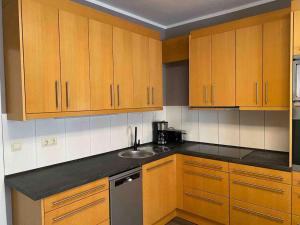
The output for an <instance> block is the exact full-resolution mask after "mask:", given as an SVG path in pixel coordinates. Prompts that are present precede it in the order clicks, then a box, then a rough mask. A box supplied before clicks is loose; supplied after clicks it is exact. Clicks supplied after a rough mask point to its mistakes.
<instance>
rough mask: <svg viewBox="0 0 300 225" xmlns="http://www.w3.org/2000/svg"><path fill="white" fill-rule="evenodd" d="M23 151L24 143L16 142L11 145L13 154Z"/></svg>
mask: <svg viewBox="0 0 300 225" xmlns="http://www.w3.org/2000/svg"><path fill="white" fill-rule="evenodd" d="M21 150H22V143H20V142H15V143H12V144H11V151H12V152H17V151H21Z"/></svg>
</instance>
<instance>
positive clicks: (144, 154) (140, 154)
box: [119, 149, 155, 159]
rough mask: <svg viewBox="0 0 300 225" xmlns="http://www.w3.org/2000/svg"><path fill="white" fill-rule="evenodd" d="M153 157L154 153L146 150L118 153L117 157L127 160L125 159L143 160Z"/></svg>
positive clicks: (130, 150)
mask: <svg viewBox="0 0 300 225" xmlns="http://www.w3.org/2000/svg"><path fill="white" fill-rule="evenodd" d="M154 155H155V152H153V151H151V150H148V149H138V150H132V149H129V150H125V151H122V152H120V153H119V156H120V157H121V158H127V159H144V158H148V157H151V156H154Z"/></svg>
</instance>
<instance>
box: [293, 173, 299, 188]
mask: <svg viewBox="0 0 300 225" xmlns="http://www.w3.org/2000/svg"><path fill="white" fill-rule="evenodd" d="M293 185H295V186H300V172H295V171H294V172H293Z"/></svg>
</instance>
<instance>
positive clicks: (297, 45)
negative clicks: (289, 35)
mask: <svg viewBox="0 0 300 225" xmlns="http://www.w3.org/2000/svg"><path fill="white" fill-rule="evenodd" d="M294 55H300V10H299V11H296V12H294Z"/></svg>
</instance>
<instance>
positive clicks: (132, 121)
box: [128, 113, 143, 146]
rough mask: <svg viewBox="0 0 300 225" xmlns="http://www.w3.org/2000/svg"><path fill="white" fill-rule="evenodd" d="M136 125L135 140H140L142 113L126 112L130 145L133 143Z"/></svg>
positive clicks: (141, 134)
mask: <svg viewBox="0 0 300 225" xmlns="http://www.w3.org/2000/svg"><path fill="white" fill-rule="evenodd" d="M135 127H137V140H140V141H141V142H142V138H143V113H129V114H128V128H129V142H128V145H129V146H132V145H133V143H134V132H135V131H134V129H135Z"/></svg>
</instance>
